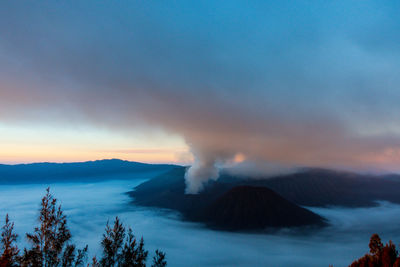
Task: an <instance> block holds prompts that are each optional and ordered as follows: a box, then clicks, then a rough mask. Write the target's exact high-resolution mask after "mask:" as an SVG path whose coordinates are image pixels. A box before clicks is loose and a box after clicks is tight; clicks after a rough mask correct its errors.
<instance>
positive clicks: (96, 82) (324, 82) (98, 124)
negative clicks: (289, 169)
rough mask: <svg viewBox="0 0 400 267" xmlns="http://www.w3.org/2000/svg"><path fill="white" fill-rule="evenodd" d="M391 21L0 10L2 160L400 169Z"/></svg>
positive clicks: (273, 11)
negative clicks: (246, 164)
mask: <svg viewBox="0 0 400 267" xmlns="http://www.w3.org/2000/svg"><path fill="white" fill-rule="evenodd" d="M399 12H400V3H399V2H397V1H368V0H366V1H349V0H345V1H232V0H231V1H199V2H197V1H195V2H194V1H117V2H116V1H1V3H0V162H3V163H7V162H34V161H81V160H93V159H100V158H123V159H129V160H138V161H148V162H177V163H188V162H189V163H190V162H191V161H192V160H193V159H194V160H195V162H196V164H197V165H198V166H200V167H199V168H200V169H201V168H203V167H206V168H207V167H209V166H214V165H215V164H216V163H223V162H232V161H242V160H246V161H254V162H265V163H268V164H269V163H273V164H278V165H282V166H319V167H330V168H341V169H357V170H367V171H376V170H379V171H400V116H399V114H400V104H399V103H400V17H399V16H398V14H399ZM211 171H212V170H211ZM207 175H211V174H210V173H208V174H207Z"/></svg>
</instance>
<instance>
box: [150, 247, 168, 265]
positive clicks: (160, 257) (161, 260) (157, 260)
mask: <svg viewBox="0 0 400 267" xmlns="http://www.w3.org/2000/svg"><path fill="white" fill-rule="evenodd" d="M165 266H167V261H166V260H165V253H164V252H162V251H160V250H158V249H157V250H156V255H155V256H154V257H153V264H152V265H151V267H165Z"/></svg>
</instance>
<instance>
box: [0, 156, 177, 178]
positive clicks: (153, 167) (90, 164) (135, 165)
mask: <svg viewBox="0 0 400 267" xmlns="http://www.w3.org/2000/svg"><path fill="white" fill-rule="evenodd" d="M174 167H176V166H175V165H168V164H145V163H139V162H130V161H124V160H118V159H110V160H97V161H87V162H76V163H32V164H17V165H3V164H0V184H21V183H44V182H73V181H80V182H82V181H89V182H90V181H99V180H108V179H132V178H151V177H154V176H156V175H159V174H161V173H164V172H166V171H169V170H170V169H173V168H174Z"/></svg>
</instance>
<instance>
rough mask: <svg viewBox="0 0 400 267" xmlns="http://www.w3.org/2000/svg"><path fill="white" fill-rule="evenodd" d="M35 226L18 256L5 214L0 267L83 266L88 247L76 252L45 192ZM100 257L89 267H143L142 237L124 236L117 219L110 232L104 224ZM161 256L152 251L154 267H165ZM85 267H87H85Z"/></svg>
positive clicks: (62, 217)
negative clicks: (27, 244) (138, 239)
mask: <svg viewBox="0 0 400 267" xmlns="http://www.w3.org/2000/svg"><path fill="white" fill-rule="evenodd" d="M38 221H39V226H37V227H35V228H34V231H33V233H31V234H26V237H27V239H28V241H29V242H30V245H31V246H30V248H28V249H27V248H24V251H23V254H22V256H20V254H19V252H20V251H19V249H18V247H17V246H16V244H15V243H16V240H17V237H18V236H17V234H15V233H14V223H12V222H10V220H9V217H8V214H7V215H6V223H5V225H4V226H3V227H2V233H1V240H0V243H1V251H0V252H1V257H0V267H20V266H21V267H72V266H75V267H77V266H84V264H85V262H86V257H87V252H88V246H85V247H84V248H83V249H76V246H75V245H74V244H72V243H71V242H70V240H71V232H70V230H69V228H68V227H67V217H66V216H65V215H64V213H63V211H62V209H61V206H60V205H59V206H57V200H56V199H55V198H54V197H53V196H52V195H51V194H50V189H49V188H47V190H46V195H45V196H44V197H43V198H42V202H41V206H40V210H39V218H38ZM101 246H102V247H103V255H102V258H101V260H100V262H99V261H98V260H97V258H96V257H93V259H92V263H91V266H92V267H117V266H118V267H145V266H146V260H147V256H148V251H147V250H145V248H144V240H143V237H142V238H141V239H140V241H139V242H138V241H137V239H136V237H135V236H134V235H133V231H132V229H131V228H129V229H128V233H127V234H126V231H125V227H124V226H123V225H122V223H121V221H120V220H119V218H118V217H116V218H115V221H114V226H113V227H112V228H111V227H110V225H109V224H108V222H107V225H106V229H105V233H104V234H103V239H102V241H101ZM166 264H167V262H166V261H165V253H162V252H160V251H158V250H157V251H156V256H155V257H154V258H153V265H152V266H155V267H162V266H166ZM87 266H89V265H87Z"/></svg>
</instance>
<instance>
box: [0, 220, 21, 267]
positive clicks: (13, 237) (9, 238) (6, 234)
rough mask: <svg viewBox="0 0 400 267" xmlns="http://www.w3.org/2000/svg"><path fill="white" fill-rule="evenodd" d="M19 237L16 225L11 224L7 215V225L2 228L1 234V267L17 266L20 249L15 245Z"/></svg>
mask: <svg viewBox="0 0 400 267" xmlns="http://www.w3.org/2000/svg"><path fill="white" fill-rule="evenodd" d="M17 238H18V235H17V234H15V233H14V223H13V222H10V219H9V217H8V214H7V215H6V221H5V225H4V226H3V227H2V232H1V240H0V243H1V257H0V266H1V267H13V266H17V262H18V260H19V255H18V254H19V249H18V247H17V245H16V244H15V243H16V241H17Z"/></svg>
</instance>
